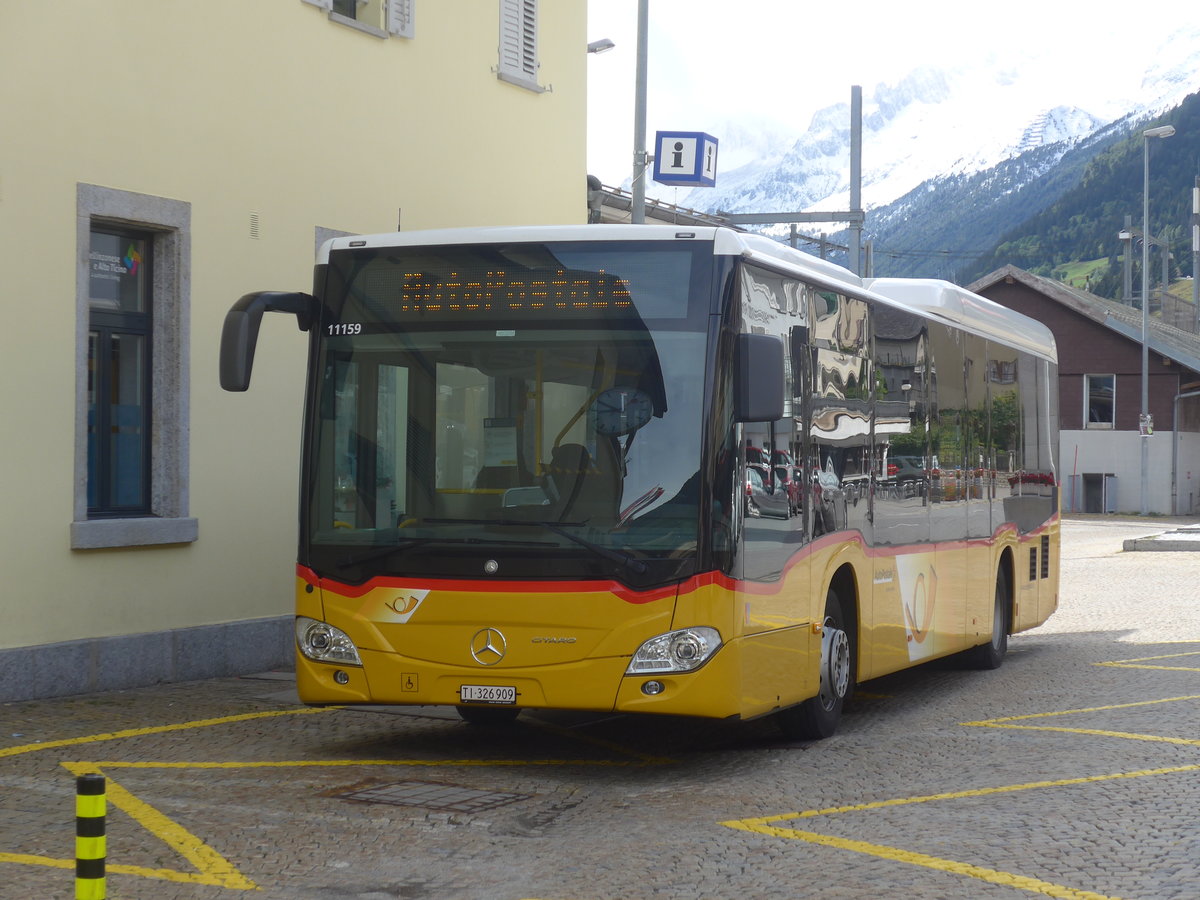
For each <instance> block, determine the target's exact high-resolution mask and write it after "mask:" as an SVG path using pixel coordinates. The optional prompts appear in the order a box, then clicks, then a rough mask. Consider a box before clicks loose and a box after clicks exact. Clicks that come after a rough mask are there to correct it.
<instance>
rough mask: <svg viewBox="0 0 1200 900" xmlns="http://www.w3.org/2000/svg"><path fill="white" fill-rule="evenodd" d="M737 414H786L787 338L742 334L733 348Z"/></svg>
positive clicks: (767, 417) (751, 418) (744, 418)
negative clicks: (784, 351) (784, 353)
mask: <svg viewBox="0 0 1200 900" xmlns="http://www.w3.org/2000/svg"><path fill="white" fill-rule="evenodd" d="M733 417H734V419H735V420H737V421H738V422H773V421H776V420H777V419H782V418H783V341H781V340H780V339H779V338H777V337H775V336H774V335H771V334H739V335H738V336H737V344H736V345H735V347H734V351H733Z"/></svg>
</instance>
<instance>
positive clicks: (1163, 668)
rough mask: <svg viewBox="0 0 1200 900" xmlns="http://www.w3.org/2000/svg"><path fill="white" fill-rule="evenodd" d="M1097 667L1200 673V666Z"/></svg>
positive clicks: (1114, 664)
mask: <svg viewBox="0 0 1200 900" xmlns="http://www.w3.org/2000/svg"><path fill="white" fill-rule="evenodd" d="M1095 665H1097V666H1108V667H1109V668H1111V669H1155V670H1157V671H1159V672H1200V666H1147V665H1144V664H1143V665H1134V664H1133V663H1130V662H1101V663H1096V664H1095Z"/></svg>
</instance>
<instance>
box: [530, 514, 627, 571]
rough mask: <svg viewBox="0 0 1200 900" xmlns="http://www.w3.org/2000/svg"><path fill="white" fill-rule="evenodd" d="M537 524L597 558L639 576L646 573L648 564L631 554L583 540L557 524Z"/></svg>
mask: <svg viewBox="0 0 1200 900" xmlns="http://www.w3.org/2000/svg"><path fill="white" fill-rule="evenodd" d="M537 524H538V525H541V526H542V527H543V528H547V529H549V530H550V531H553V532H554V533H555V534H561V535H562V536H563V537H565V538H566V539H567V540H568V541H574V542H575V543H576V544H578V545H579V546H580V547H586V548H587V549H588V550H591V551H592V552H593V553H595V554H596V555H597V556H601V557H603V558H604V559H607V560H611V561H612V562H617V563H621V564H622V565H625V566H627V567H628V568H629V569H631V570H632V571H634V572H636V573H637V574H638V575H641V574H643V573H644V572H645V571H646V564H645V563H644V562H642V561H641V560H640V559H638V558H637V557H636V556H634V555H633V554H631V553H626V552H625V551H624V550H614V549H613V548H612V547H605V546H604V545H603V544H597V543H596V542H595V541H589V540H588V539H587V538H582V537H580V536H579V535H577V534H571V532H569V531H567V530H566V529H565V528H562V527H560V526H559V525H558V524H557V523H555V522H538V523H537ZM571 524H577V523H571Z"/></svg>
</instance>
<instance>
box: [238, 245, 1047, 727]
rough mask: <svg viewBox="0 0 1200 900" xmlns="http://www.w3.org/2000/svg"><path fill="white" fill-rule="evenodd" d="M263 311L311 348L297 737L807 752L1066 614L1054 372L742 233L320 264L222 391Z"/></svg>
mask: <svg viewBox="0 0 1200 900" xmlns="http://www.w3.org/2000/svg"><path fill="white" fill-rule="evenodd" d="M265 311H282V312H288V313H291V314H293V315H295V316H296V317H297V319H298V321H299V324H300V327H301V329H303V330H305V331H307V332H308V334H309V351H308V352H309V360H310V365H309V368H308V373H309V374H308V387H307V392H306V398H307V399H306V405H305V420H304V431H303V454H302V472H301V479H300V480H301V498H300V540H299V559H298V565H297V569H296V620H295V631H296V648H297V655H296V664H297V684H298V689H299V693H300V697H301V699H302V700H303V701H304V702H306V703H309V704H314V705H321V704H405V705H426V704H432V705H451V706H454V707H456V708H457V709H458V711H459V713H460V714H461V716H462V717H463V719H465V720H466V721H468V722H471V723H477V724H478V723H501V722H507V721H511V720H512V719H513V718H515V717H516V716H517V715H518V714H519V713H520V711H521V710H523V709H534V708H549V709H571V710H590V711H611V712H618V713H637V712H646V713H666V714H676V715H687V716H702V717H713V718H722V719H728V718H741V719H751V718H756V717H761V716H767V715H774V716H775V717H776V719H777V721H778V723H779V725H780V727H781V728H782V729H783V731H784V733H785V734H787V735H788V736H791V737H796V738H816V737H824V736H827V735H830V734H832V733H833V732H834V730H835V728H836V727H837V724H838V721H839V718H840V716H841V713H842V708H843V705H844V703H845V702H846V700H847V699H848V698H849V697H850V695H851V694H852V692H853V690H854V686H855V684H856V683H859V682H862V681H865V680H867V679H872V678H876V677H878V676H881V675H884V674H887V673H890V672H895V671H898V670H900V669H904V668H906V667H908V666H913V665H916V664H919V663H923V662H926V661H928V660H932V659H935V658H940V657H948V656H957V657H958V658H959V659H961V660H962V661H963V662H965V663H967V664H969V665H972V666H977V667H983V668H994V667H996V666H998V665H1000V663H1001V661H1002V659H1003V657H1004V655H1005V652H1006V649H1007V643H1008V636H1009V635H1010V634H1011V633H1014V632H1017V631H1021V630H1024V629H1028V628H1031V627H1033V626H1035V625H1037V624H1039V623H1041V622H1043V621H1044V620H1045V619H1046V617H1047V616H1048V615H1050V613H1051V612H1052V611H1053V610H1054V609H1055V607H1056V604H1057V598H1058V534H1059V512H1058V486H1057V485H1058V476H1057V472H1056V467H1055V455H1056V452H1057V446H1058V434H1057V429H1058V415H1057V382H1056V353H1055V347H1054V342H1053V338H1052V336H1051V334H1050V332H1049V331H1048V330H1047V329H1046V328H1044V327H1043V326H1041V325H1040V324H1038V323H1036V322H1034V321H1032V320H1030V319H1027V318H1025V317H1023V316H1021V315H1019V314H1017V313H1015V312H1012V311H1009V310H1006V309H1004V308H1002V307H1000V306H998V305H996V304H993V303H991V302H989V301H987V300H985V299H983V298H981V297H979V296H977V295H974V294H971V293H970V292H968V291H965V290H963V289H961V288H959V287H956V286H954V285H952V284H949V283H946V282H941V281H931V280H905V279H877V280H864V279H860V278H858V277H857V276H855V275H853V274H851V273H850V272H848V271H846V270H845V269H842V268H840V267H837V266H835V265H832V264H830V263H827V262H825V261H822V260H819V259H816V258H813V257H811V256H808V255H806V254H803V253H799V252H797V251H795V250H792V249H790V248H788V247H786V246H784V245H781V244H779V243H777V242H774V241H772V240H770V239H768V238H765V237H762V236H756V235H751V234H745V233H741V232H738V231H735V230H732V229H728V228H677V227H671V226H644V227H643V226H629V225H621V226H607V225H589V226H556V227H537V228H535V227H527V228H505V229H456V230H445V231H430V232H414V233H399V234H386V235H373V236H362V237H343V238H336V239H334V240H332V241H329V242H327V243H326V244H325V245H324V246H323V248H322V249H321V250H320V253H319V257H318V260H317V265H316V270H315V277H314V288H313V293H312V294H307V293H290V292H262V293H255V294H248V295H246V296H245V297H243V298H242V299H241V300H240V301H238V303H236V304H235V305H234V307H233V308H232V309H231V310H230V312H229V313H228V315H227V317H226V321H225V326H224V331H223V334H222V347H221V381H222V385H223V387H225V388H226V389H228V390H234V391H240V390H246V389H247V387H248V385H249V380H250V371H251V366H252V363H253V356H254V344H255V339H256V337H257V334H258V329H259V325H260V322H261V318H262V314H263V312H265ZM893 459H894V460H897V462H892V460H893ZM901 462H903V466H901V465H900V463H901Z"/></svg>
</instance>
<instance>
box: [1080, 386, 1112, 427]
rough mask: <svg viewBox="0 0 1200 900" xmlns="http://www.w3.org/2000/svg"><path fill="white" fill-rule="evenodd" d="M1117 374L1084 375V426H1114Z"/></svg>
mask: <svg viewBox="0 0 1200 900" xmlns="http://www.w3.org/2000/svg"><path fill="white" fill-rule="evenodd" d="M1116 393H1117V376H1116V375H1084V376H1083V427H1084V428H1112V427H1113V425H1114V424H1116V408H1117V406H1116Z"/></svg>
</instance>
